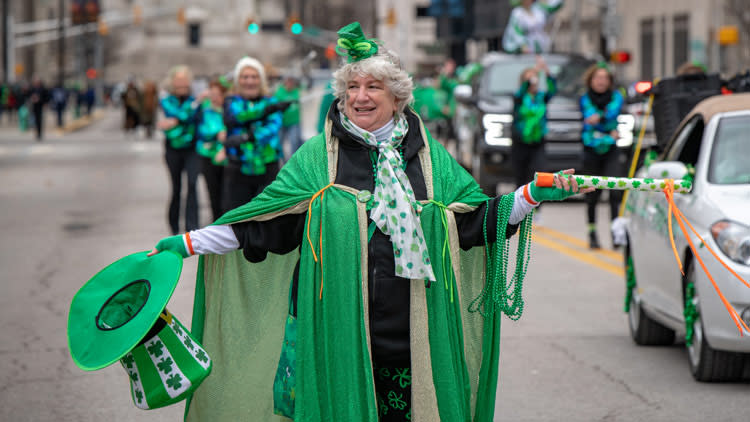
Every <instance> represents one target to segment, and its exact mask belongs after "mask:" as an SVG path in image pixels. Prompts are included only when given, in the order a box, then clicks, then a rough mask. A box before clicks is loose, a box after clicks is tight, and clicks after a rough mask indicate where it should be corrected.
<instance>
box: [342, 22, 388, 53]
mask: <svg viewBox="0 0 750 422" xmlns="http://www.w3.org/2000/svg"><path fill="white" fill-rule="evenodd" d="M337 33H338V35H339V39H338V41H337V42H336V44H337V46H336V52H337V53H338V54H339V55H341V56H344V57H348V60H347V62H348V63H353V62H358V61H360V60H364V59H367V58H370V57H372V56H374V55H375V54H377V52H378V44H377V42H375V41H374V40H370V39H367V38H366V37H365V34H364V33H363V32H362V27H361V26H360V24H359V22H352V23H350V24H349V25H346V26H345V27H343V28H341V29H339V32H337Z"/></svg>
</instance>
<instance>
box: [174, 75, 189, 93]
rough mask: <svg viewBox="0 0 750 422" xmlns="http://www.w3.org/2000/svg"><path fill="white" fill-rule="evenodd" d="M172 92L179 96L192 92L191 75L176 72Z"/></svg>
mask: <svg viewBox="0 0 750 422" xmlns="http://www.w3.org/2000/svg"><path fill="white" fill-rule="evenodd" d="M172 93H173V94H174V95H176V96H178V97H184V96H186V95H189V94H190V75H188V74H187V73H184V72H178V73H175V74H174V76H173V77H172Z"/></svg>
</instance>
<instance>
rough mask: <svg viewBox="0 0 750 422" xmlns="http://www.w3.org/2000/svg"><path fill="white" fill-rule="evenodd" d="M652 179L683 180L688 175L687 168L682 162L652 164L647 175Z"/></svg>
mask: <svg viewBox="0 0 750 422" xmlns="http://www.w3.org/2000/svg"><path fill="white" fill-rule="evenodd" d="M646 174H647V175H648V177H650V178H651V179H674V180H677V179H682V178H684V177H685V176H686V175H687V174H688V169H687V166H685V164H684V163H682V162H680V161H659V162H656V163H653V164H651V165H650V166H649V167H648V171H647V173H646Z"/></svg>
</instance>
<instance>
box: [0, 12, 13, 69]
mask: <svg viewBox="0 0 750 422" xmlns="http://www.w3.org/2000/svg"><path fill="white" fill-rule="evenodd" d="M8 7H9V5H8V0H2V8H3V10H2V13H0V15H1V16H0V19H2V22H0V25H2V30H1V31H2V34H3V46H2V49H3V50H2V55H3V59H2V60H3V83H5V84H7V83H8V81H10V72H11V69H10V60H9V59H8V55H9V51H8V44H9V43H10V30H9V28H8V17H9V15H10V13H9V11H8Z"/></svg>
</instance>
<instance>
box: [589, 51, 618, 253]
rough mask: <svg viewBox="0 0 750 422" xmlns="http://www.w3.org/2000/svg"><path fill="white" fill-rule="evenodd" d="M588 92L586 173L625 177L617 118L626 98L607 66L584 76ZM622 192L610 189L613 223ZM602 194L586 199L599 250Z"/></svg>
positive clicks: (592, 240) (595, 246) (591, 242)
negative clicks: (617, 87)
mask: <svg viewBox="0 0 750 422" xmlns="http://www.w3.org/2000/svg"><path fill="white" fill-rule="evenodd" d="M584 81H585V82H586V93H584V94H583V95H582V96H581V98H580V105H581V112H582V113H583V133H582V135H581V136H582V138H583V168H584V172H585V173H586V174H596V175H600V176H622V175H623V174H622V172H623V169H622V165H621V164H620V156H619V153H618V150H617V147H616V143H617V138H618V137H619V135H618V134H617V116H619V115H620V112H621V111H622V107H623V103H624V99H623V97H622V94H620V92H619V91H617V90H615V89H614V77H613V75H612V72H610V70H609V68H608V67H607V65H606V63H598V64H595V65H593V66H591V67H590V68H589V69H588V70H587V71H586V73H585V74H584ZM621 192H622V191H618V190H610V191H609V192H608V195H609V212H610V217H611V218H612V220H614V219H615V218H617V213H618V207H619V205H620V200H621V198H622V194H621ZM600 195H601V191H598V190H597V191H594V192H593V193H591V194H590V195H587V196H586V206H587V218H588V220H587V221H588V236H589V247H590V248H591V249H598V248H599V247H600V244H599V238H598V237H597V235H596V204H597V203H598V202H599V197H600Z"/></svg>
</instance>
